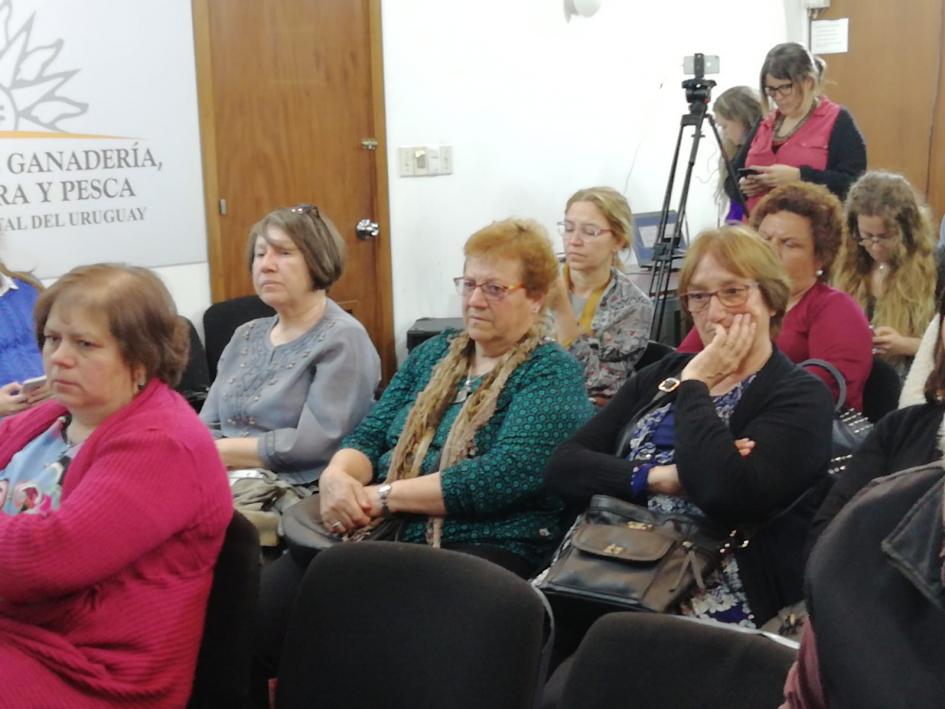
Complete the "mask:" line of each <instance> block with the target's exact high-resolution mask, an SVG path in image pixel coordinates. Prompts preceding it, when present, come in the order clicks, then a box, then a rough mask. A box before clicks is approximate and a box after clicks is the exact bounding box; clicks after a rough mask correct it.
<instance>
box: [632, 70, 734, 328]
mask: <svg viewBox="0 0 945 709" xmlns="http://www.w3.org/2000/svg"><path fill="white" fill-rule="evenodd" d="M695 56H696V71H695V73H696V77H695V78H694V79H686V80H685V81H683V82H682V86H683V88H684V89H686V100H687V101H688V102H689V113H685V114H683V117H682V121H680V124H679V135H678V136H677V138H676V150H675V151H674V152H673V164H672V167H671V168H670V171H669V182H668V183H667V184H666V194H665V196H664V197H663V209H662V212H661V214H660V223H659V227H658V228H657V233H656V242H655V243H654V244H653V272H652V274H651V275H650V291H649V295H650V298H651V299H652V300H653V306H654V307H653V322H652V324H651V325H650V339H651V340H656V341H657V342H661V339H660V338H661V336H662V330H663V318H664V316H665V314H666V301H667V299H668V298H669V296H670V294H669V281H670V275H671V273H672V270H673V261H674V260H676V259H679V258H681V257H682V254H680V253H678V252H677V249H678V248H679V244H680V242H681V241H682V226H683V222H685V220H686V200H687V199H688V198H689V183H690V181H691V180H692V170H693V168H694V167H695V164H696V155H697V153H698V152H699V141H700V140H701V138H702V124H703V122H704V121H706V120H708V121H709V125H710V126H711V127H712V134H713V135H714V136H715V142H716V144H717V145H718V146H719V152H720V153H721V154H722V156H723V157H724V159H725V170H726V172H727V173H728V176H729V179H731V181H732V184H734V185H737V184H738V181H737V180H736V178H735V171H734V170H733V169H732V163H731V161H730V160H729V159H728V156H727V155H726V154H725V151H724V150H723V149H722V138H721V137H720V136H719V129H718V127H717V126H716V125H715V119H714V118H712V116H711V115H710V114H709V113H708V112H707V108H708V105H709V101H711V100H712V97H711V92H712V87H714V86H715V82H714V81H712V80H711V79H705V78H704V74H703V64H702V55H701V54H696V55H695ZM686 126H693V127H694V128H695V130H694V131H693V134H692V148H691V149H690V150H689V162H688V164H687V165H686V176H685V178H684V179H683V185H682V192H681V193H680V195H679V206H678V207H677V209H676V224H675V225H674V227H673V233H672V235H670V236H667V235H666V227H667V225H668V223H669V212H670V210H669V205H670V201H671V200H672V197H673V183H674V181H675V179H676V166H677V164H678V163H679V148H680V146H681V145H682V139H683V129H684V128H686ZM735 199H736V200H737V201H738V203H739V204H740V205H741V207H742V209H743V210H744V211H745V213H746V214H747V213H748V209H747V207H746V205H745V199H744V198H743V197H742V195H741V193H740V192H738V191H737V190H736V192H735ZM674 344H677V343H674Z"/></svg>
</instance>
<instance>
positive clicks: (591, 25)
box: [382, 0, 803, 355]
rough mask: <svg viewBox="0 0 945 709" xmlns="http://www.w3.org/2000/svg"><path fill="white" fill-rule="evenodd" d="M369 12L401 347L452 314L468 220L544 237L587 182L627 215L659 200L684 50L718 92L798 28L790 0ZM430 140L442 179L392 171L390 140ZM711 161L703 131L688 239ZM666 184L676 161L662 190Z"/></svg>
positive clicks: (417, 7)
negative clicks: (382, 98)
mask: <svg viewBox="0 0 945 709" xmlns="http://www.w3.org/2000/svg"><path fill="white" fill-rule="evenodd" d="M382 8H383V38H384V71H385V79H384V80H385V92H386V104H387V105H386V111H387V138H388V152H389V154H388V160H389V164H390V165H391V175H390V204H391V229H392V235H391V239H392V245H391V247H392V252H393V264H392V265H393V273H394V321H395V322H394V326H395V332H396V334H397V340H398V343H399V350H398V354H400V355H402V354H403V340H404V334H405V332H406V330H407V329H408V328H409V327H410V325H411V324H412V323H413V321H414V320H415V319H416V318H418V317H423V316H434V317H437V316H455V315H458V314H459V298H458V297H457V296H456V295H454V294H453V292H452V288H451V283H450V278H451V277H453V276H455V275H458V274H460V272H461V270H462V244H463V242H464V240H465V239H466V237H467V236H468V235H469V234H471V233H472V232H473V231H475V230H476V229H478V228H479V227H481V226H484V225H485V224H487V223H489V222H490V221H492V220H495V219H501V218H504V217H507V216H512V215H516V216H528V217H534V218H536V219H538V220H539V221H541V222H542V223H543V224H545V225H546V226H547V227H548V229H549V230H550V231H551V233H552V234H553V235H554V236H555V237H556V234H555V232H554V231H553V229H554V223H555V221H557V220H558V219H560V218H561V215H562V209H563V206H564V203H565V201H566V200H567V198H568V196H570V194H571V193H573V192H574V191H575V190H576V189H578V188H581V187H587V186H591V185H596V184H607V185H612V186H614V187H616V188H617V189H620V190H622V191H623V192H624V193H625V194H626V195H627V196H628V198H629V200H630V204H631V207H632V208H633V209H634V211H637V212H645V211H656V210H658V209H659V208H660V207H661V205H662V199H663V193H664V191H665V187H666V181H667V178H668V175H669V164H670V160H671V158H672V152H673V147H674V142H675V139H676V135H677V132H678V129H679V120H680V117H681V115H682V114H683V113H685V112H686V111H687V105H686V102H685V96H684V91H683V89H682V88H681V87H680V82H681V80H682V79H684V78H685V77H684V75H683V73H682V66H681V65H682V57H683V56H684V55H687V54H692V53H694V52H703V53H705V54H718V55H720V56H721V64H722V73H721V74H719V75H718V76H715V77H712V78H714V79H716V80H717V81H718V84H719V86H718V88H717V89H716V90H715V95H717V94H718V93H721V91H723V90H724V89H725V88H728V87H730V86H734V85H736V84H749V85H751V86H755V85H756V84H757V75H758V70H759V68H760V66H761V62H762V60H763V59H764V55H765V53H766V52H767V51H768V49H769V48H770V47H771V46H772V45H774V44H776V43H778V42H783V41H786V40H788V39H800V37H801V32H802V30H803V22H802V18H803V11H802V10H801V9H800V0H721V1H720V2H703V1H701V0H673V1H671V2H662V3H643V2H629V1H628V0H603V2H602V6H601V9H600V11H599V12H598V13H597V14H596V15H595V16H594V17H592V18H589V19H583V18H573V19H572V20H571V22H570V23H567V22H566V21H565V18H564V13H563V9H562V1H561V0H516V1H515V2H509V1H508V0H477V1H476V2H443V1H442V0H388V1H387V2H384V3H383V4H382ZM690 133H691V130H689V131H688V132H687V137H686V138H685V139H684V141H683V150H684V151H686V152H688V149H689V145H690V140H689V138H688V135H689V134H690ZM439 144H448V145H452V146H453V156H454V174H452V175H449V176H439V177H422V178H418V177H408V178H401V177H399V176H398V175H397V174H396V173H397V164H398V163H397V152H396V151H397V148H398V147H401V146H411V145H439ZM717 159H718V154H717V149H716V148H715V144H714V140H713V141H711V142H708V141H704V142H703V143H702V147H701V148H700V151H699V156H698V163H697V166H696V171H695V173H694V179H693V184H692V187H691V189H690V196H689V202H688V215H689V218H688V221H689V226H690V229H691V230H692V232H693V234H695V233H697V232H698V231H699V230H700V229H702V228H705V227H707V226H712V225H714V224H716V222H717V218H718V208H717V205H716V204H715V203H714V200H713V192H714V188H715V180H716V176H715V174H714V171H715V166H716V162H717ZM683 160H684V158H683ZM681 179H682V171H681V170H680V173H679V177H678V178H677V188H678V186H679V185H680V184H681ZM675 203H676V198H675V197H674V199H673V204H674V205H675Z"/></svg>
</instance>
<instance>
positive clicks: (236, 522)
mask: <svg viewBox="0 0 945 709" xmlns="http://www.w3.org/2000/svg"><path fill="white" fill-rule="evenodd" d="M258 595H259V534H258V533H257V532H256V528H255V527H254V526H253V525H252V523H251V522H250V521H249V520H248V519H246V518H245V517H244V516H243V515H241V514H240V513H239V512H236V511H234V512H233V519H232V520H230V525H229V526H228V527H227V529H226V537H225V539H224V541H223V547H222V548H221V549H220V556H219V557H218V558H217V563H216V567H215V568H214V570H213V586H212V587H211V588H210V598H209V599H208V601H207V615H206V620H205V622H204V629H203V640H202V641H201V643H200V654H199V655H198V656H197V671H196V673H195V675H194V684H193V689H192V690H191V696H190V701H189V702H188V703H187V707H188V709H245V708H248V707H250V706H251V704H250V700H249V688H250V666H251V662H252V639H251V633H252V623H253V615H254V613H255V612H256V598H257V596H258Z"/></svg>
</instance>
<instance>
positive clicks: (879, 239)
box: [853, 234, 895, 246]
mask: <svg viewBox="0 0 945 709" xmlns="http://www.w3.org/2000/svg"><path fill="white" fill-rule="evenodd" d="M894 238H895V237H894V236H888V235H886V234H883V235H882V236H863V235H862V234H856V235H855V236H854V237H853V240H854V241H855V242H856V243H858V244H859V245H860V246H865V245H866V242H867V241H868V242H869V243H871V244H872V245H873V246H880V245H882V244H888V243H890V242H891V241H892V240H893V239H894Z"/></svg>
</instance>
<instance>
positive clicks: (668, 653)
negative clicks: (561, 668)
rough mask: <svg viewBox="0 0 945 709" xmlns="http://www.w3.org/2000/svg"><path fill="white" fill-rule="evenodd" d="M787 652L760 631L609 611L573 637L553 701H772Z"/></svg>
mask: <svg viewBox="0 0 945 709" xmlns="http://www.w3.org/2000/svg"><path fill="white" fill-rule="evenodd" d="M784 642H787V641H784ZM795 654H796V653H795V650H794V649H793V648H792V647H788V646H786V645H784V644H781V643H780V642H778V641H777V640H773V639H770V638H769V637H767V636H766V635H762V634H760V633H756V632H742V631H740V630H739V629H738V628H729V627H725V626H723V625H721V624H718V623H707V622H699V621H693V620H690V619H688V618H680V617H678V616H671V615H658V614H655V613H610V614H608V615H605V616H604V617H602V618H601V619H600V620H598V621H597V622H595V623H594V625H592V626H591V629H590V630H589V631H588V632H587V635H586V636H585V637H584V640H583V641H582V642H581V645H580V647H579V648H578V651H577V653H576V654H575V656H574V661H573V666H572V667H571V671H570V674H569V676H568V678H567V681H566V683H565V687H564V696H563V697H562V700H561V702H560V703H559V705H558V706H559V709H613V707H625V706H634V707H637V706H639V707H647V709H679V708H680V707H725V709H757V708H758V707H776V706H778V705H779V704H780V703H781V701H782V698H783V694H782V689H783V687H784V680H785V678H786V677H787V673H788V670H789V669H790V667H791V664H792V663H793V662H794V658H795Z"/></svg>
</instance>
